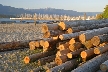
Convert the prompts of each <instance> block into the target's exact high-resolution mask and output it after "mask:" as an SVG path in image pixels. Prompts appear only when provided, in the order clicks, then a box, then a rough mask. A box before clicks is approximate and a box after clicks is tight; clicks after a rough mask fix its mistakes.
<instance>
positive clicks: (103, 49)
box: [94, 44, 108, 54]
mask: <svg viewBox="0 0 108 72" xmlns="http://www.w3.org/2000/svg"><path fill="white" fill-rule="evenodd" d="M106 51H108V44H106V45H104V46H102V47H96V48H95V49H94V53H95V54H102V53H104V52H106Z"/></svg>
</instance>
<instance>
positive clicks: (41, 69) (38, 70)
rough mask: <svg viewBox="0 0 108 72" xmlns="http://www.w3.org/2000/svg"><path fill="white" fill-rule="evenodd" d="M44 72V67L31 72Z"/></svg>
mask: <svg viewBox="0 0 108 72" xmlns="http://www.w3.org/2000/svg"><path fill="white" fill-rule="evenodd" d="M42 71H43V67H42V66H40V67H38V68H36V69H34V70H31V71H30V72H42Z"/></svg>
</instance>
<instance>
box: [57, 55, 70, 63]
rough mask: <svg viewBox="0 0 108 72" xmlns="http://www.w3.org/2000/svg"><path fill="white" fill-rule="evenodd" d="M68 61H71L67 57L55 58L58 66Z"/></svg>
mask: <svg viewBox="0 0 108 72" xmlns="http://www.w3.org/2000/svg"><path fill="white" fill-rule="evenodd" d="M67 60H69V59H68V58H67V56H66V55H63V56H57V57H56V58H55V63H56V64H57V65H61V64H63V63H64V62H66V61H67Z"/></svg>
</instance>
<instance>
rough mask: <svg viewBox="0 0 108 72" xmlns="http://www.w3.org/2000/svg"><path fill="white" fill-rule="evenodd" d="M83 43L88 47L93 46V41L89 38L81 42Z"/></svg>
mask: <svg viewBox="0 0 108 72" xmlns="http://www.w3.org/2000/svg"><path fill="white" fill-rule="evenodd" d="M83 45H84V46H85V47H86V48H87V49H89V48H92V47H93V42H92V41H91V40H88V41H86V42H84V43H83Z"/></svg>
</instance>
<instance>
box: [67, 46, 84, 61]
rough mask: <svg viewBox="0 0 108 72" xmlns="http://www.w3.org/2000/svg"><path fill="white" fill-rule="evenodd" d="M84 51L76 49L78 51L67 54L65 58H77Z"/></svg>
mask: <svg viewBox="0 0 108 72" xmlns="http://www.w3.org/2000/svg"><path fill="white" fill-rule="evenodd" d="M84 50H85V49H84V48H80V49H78V50H76V51H74V52H70V53H67V57H68V58H71V59H72V58H75V57H77V56H79V55H80V53H81V52H82V51H84Z"/></svg>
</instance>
